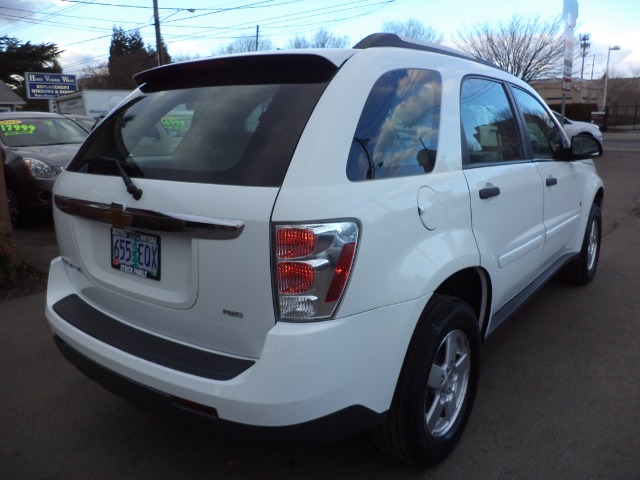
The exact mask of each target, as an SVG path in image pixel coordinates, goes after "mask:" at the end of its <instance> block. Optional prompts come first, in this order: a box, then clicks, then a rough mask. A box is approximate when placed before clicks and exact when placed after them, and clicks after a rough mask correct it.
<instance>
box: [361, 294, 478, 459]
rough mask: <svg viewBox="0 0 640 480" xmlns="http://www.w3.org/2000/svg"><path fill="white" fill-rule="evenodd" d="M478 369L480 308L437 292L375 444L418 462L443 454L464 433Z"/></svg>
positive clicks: (436, 457) (415, 334) (408, 353)
mask: <svg viewBox="0 0 640 480" xmlns="http://www.w3.org/2000/svg"><path fill="white" fill-rule="evenodd" d="M479 373H480V336H479V332H478V322H477V319H476V315H475V312H474V311H473V309H472V308H471V307H470V306H469V305H468V304H467V303H465V302H463V301H462V300H459V299H457V298H454V297H449V296H445V295H439V294H435V295H434V296H433V298H432V299H431V300H430V302H429V304H428V305H427V308H426V309H425V311H424V313H423V315H422V317H421V319H420V323H419V324H418V327H417V328H416V332H415V333H414V337H413V339H412V341H411V345H410V347H409V351H408V352H407V356H406V359H405V364H404V366H403V368H402V373H401V375H400V379H399V382H398V386H397V387H396V392H395V396H394V399H393V402H392V405H391V409H390V410H389V413H388V417H387V420H386V422H385V423H384V424H383V425H382V426H381V427H379V428H377V429H376V430H375V431H374V432H373V438H374V442H375V443H376V445H377V446H378V447H379V448H380V449H381V450H382V451H384V452H385V453H387V454H388V455H390V456H392V457H395V458H396V459H398V460H400V461H402V462H405V463H408V464H410V465H414V466H427V465H433V464H436V463H438V462H439V461H441V460H442V459H444V458H445V457H446V456H447V455H448V454H449V453H450V452H451V450H453V448H454V447H455V445H456V444H457V442H458V440H459V439H460V437H461V436H462V432H463V431H464V428H465V425H466V423H467V420H468V418H469V415H470V413H471V409H472V406H473V401H474V399H475V395H476V390H477V388H478V377H479Z"/></svg>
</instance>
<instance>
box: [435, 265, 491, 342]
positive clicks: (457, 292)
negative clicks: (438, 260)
mask: <svg viewBox="0 0 640 480" xmlns="http://www.w3.org/2000/svg"><path fill="white" fill-rule="evenodd" d="M434 293H440V294H443V295H449V296H452V297H456V298H460V299H461V300H464V301H465V302H467V303H468V304H469V305H470V306H471V308H472V309H473V311H474V312H475V314H476V317H477V318H478V323H479V325H478V327H479V329H480V334H481V338H484V333H485V331H486V325H487V323H488V320H489V312H490V311H491V278H490V277H489V274H488V273H487V271H486V270H484V269H483V268H481V267H469V268H465V269H463V270H460V271H457V272H455V273H454V274H452V275H451V276H449V277H448V278H447V279H446V280H444V281H443V282H442V283H441V284H440V285H439V286H438V288H436V289H435V291H434Z"/></svg>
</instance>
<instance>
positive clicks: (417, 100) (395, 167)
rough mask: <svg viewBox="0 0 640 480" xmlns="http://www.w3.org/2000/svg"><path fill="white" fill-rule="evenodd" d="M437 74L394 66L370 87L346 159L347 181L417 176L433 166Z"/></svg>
mask: <svg viewBox="0 0 640 480" xmlns="http://www.w3.org/2000/svg"><path fill="white" fill-rule="evenodd" d="M441 92H442V84H441V80H440V74H439V73H438V72H434V71H431V70H418V69H407V70H404V69H403V70H394V71H391V72H388V73H386V74H385V75H383V76H382V77H380V78H379V79H378V81H377V82H376V83H375V85H374V86H373V88H372V90H371V92H370V94H369V97H368V98H367V101H366V103H365V106H364V109H363V111H362V114H361V116H360V120H359V121H358V126H357V127H356V131H355V134H354V136H353V141H352V144H351V150H350V152H349V158H348V162H347V177H348V178H349V180H351V181H360V180H371V179H378V178H389V177H402V176H407V175H420V174H425V173H428V172H430V171H431V170H433V168H434V166H435V159H436V152H437V149H438V130H439V125H440V99H441Z"/></svg>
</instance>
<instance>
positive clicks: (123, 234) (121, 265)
mask: <svg viewBox="0 0 640 480" xmlns="http://www.w3.org/2000/svg"><path fill="white" fill-rule="evenodd" d="M111 266H112V267H113V268H117V269H118V270H120V271H121V272H125V273H130V274H132V275H137V276H139V277H143V278H150V279H151V280H160V237H158V236H157V235H151V234H149V233H141V232H128V231H126V230H124V229H120V228H112V229H111Z"/></svg>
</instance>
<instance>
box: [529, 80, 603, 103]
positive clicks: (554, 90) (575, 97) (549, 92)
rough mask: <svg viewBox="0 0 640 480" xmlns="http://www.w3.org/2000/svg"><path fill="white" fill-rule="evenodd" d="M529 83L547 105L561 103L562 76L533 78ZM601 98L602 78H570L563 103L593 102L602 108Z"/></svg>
mask: <svg viewBox="0 0 640 480" xmlns="http://www.w3.org/2000/svg"><path fill="white" fill-rule="evenodd" d="M529 84H530V85H531V86H532V87H533V88H534V89H535V90H536V92H538V94H539V95H540V96H541V97H542V98H543V99H544V101H545V102H547V103H548V104H549V105H558V104H561V103H562V78H546V79H543V80H533V81H531V82H529ZM609 93H611V92H609ZM603 100H604V80H602V79H598V80H582V79H579V78H572V79H571V95H565V104H591V105H594V104H595V105H597V106H598V108H602V102H603ZM607 103H609V102H607Z"/></svg>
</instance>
